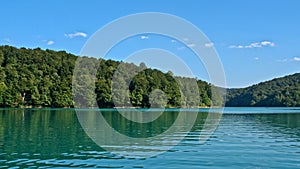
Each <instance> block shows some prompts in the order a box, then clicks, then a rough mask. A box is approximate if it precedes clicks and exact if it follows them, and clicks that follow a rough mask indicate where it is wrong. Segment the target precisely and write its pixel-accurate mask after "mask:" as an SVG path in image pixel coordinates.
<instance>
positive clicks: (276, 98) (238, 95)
mask: <svg viewBox="0 0 300 169" xmlns="http://www.w3.org/2000/svg"><path fill="white" fill-rule="evenodd" d="M226 106H235V107H238V106H240V107H242V106H244V107H245V106H256V107H299V106H300V73H295V74H293V75H289V76H285V77H280V78H275V79H273V80H270V81H266V82H262V83H259V84H256V85H253V86H250V87H247V88H240V89H227V98H226Z"/></svg>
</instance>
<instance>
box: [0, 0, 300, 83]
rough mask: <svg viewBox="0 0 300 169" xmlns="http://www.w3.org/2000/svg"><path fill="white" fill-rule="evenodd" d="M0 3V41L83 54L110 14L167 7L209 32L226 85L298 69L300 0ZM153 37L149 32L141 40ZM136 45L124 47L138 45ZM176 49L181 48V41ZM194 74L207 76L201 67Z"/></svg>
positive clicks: (114, 16) (299, 53) (162, 10)
mask: <svg viewBox="0 0 300 169" xmlns="http://www.w3.org/2000/svg"><path fill="white" fill-rule="evenodd" d="M1 4H2V5H1V10H0V21H1V22H0V30H1V31H0V45H12V46H16V47H27V48H35V47H41V48H43V49H46V48H49V49H53V50H66V51H68V52H70V53H74V54H79V53H80V50H81V48H82V46H83V45H84V44H85V42H86V41H87V40H88V39H89V37H91V36H92V34H93V33H95V32H96V31H97V30H98V29H100V28H101V27H102V26H104V25H105V24H107V23H109V22H111V21H112V20H115V19H117V18H119V17H122V16H125V15H129V14H134V13H140V12H163V13H169V14H173V15H177V16H179V17H182V18H184V19H186V20H188V21H190V22H191V23H193V24H194V25H196V26H197V27H198V28H199V29H201V30H202V31H203V32H204V33H205V34H206V35H207V36H208V38H209V39H210V40H211V41H212V42H213V46H214V47H215V48H216V50H217V52H218V54H219V56H220V59H221V61H222V63H223V66H224V69H225V73H226V79H227V86H228V87H245V86H249V85H251V84H255V83H258V82H261V81H265V80H270V79H272V78H274V77H278V76H284V75H287V74H292V73H295V72H300V10H299V7H300V1H297V0H294V1H292V0H278V1H275V0H265V1H262V0H251V1H240V0H239V1H233V0H232V1H219V0H193V1H191V0H190V1H189V0H187V1H179V0H178V1H177V0H151V1H150V0H149V1H123V0H119V1H114V0H110V1H105V2H104V1H96V0H95V1H76V0H72V1H71V0H69V1H67V0H66V1H58V0H52V1H37V0H32V1H21V0H19V1H17V0H12V1H6V2H2V3H1ZM153 39H155V37H154V38H152V37H151V36H150V35H149V37H147V38H145V39H140V40H144V41H151V40H153ZM163 40H164V39H163V38H161V41H163ZM136 43H137V41H136ZM142 43H144V42H142ZM139 44H140V42H139ZM134 46H135V45H134V44H133V45H132V46H130V45H127V46H126V49H131V51H134V49H135V47H134ZM146 46H147V45H146ZM116 49H117V48H116ZM120 49H122V48H121V47H120ZM123 49H124V48H123ZM174 49H175V50H176V49H177V50H178V51H179V52H180V50H182V48H180V46H177V47H176V48H174ZM128 51H130V50H128ZM128 51H126V50H125V49H124V51H115V52H111V54H110V55H109V56H108V57H110V58H114V59H118V58H117V57H119V56H116V55H126V54H129V53H128ZM173 52H174V51H173ZM175 53H176V52H175ZM114 54H115V55H114ZM183 54H184V53H183ZM193 66H194V67H197V66H199V65H193ZM196 75H197V76H198V78H200V79H201V78H203V79H205V80H207V79H206V76H205V75H202V74H201V73H199V74H196Z"/></svg>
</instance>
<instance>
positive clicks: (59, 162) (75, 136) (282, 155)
mask: <svg viewBox="0 0 300 169" xmlns="http://www.w3.org/2000/svg"><path fill="white" fill-rule="evenodd" d="M128 111H130V110H128ZM206 111H207V109H201V110H200V111H199V114H198V116H197V119H196V122H195V125H194V126H193V128H192V129H191V132H190V133H176V135H174V136H169V137H174V138H175V139H176V138H177V137H178V135H180V134H184V135H186V134H187V136H186V137H185V138H184V140H182V141H181V142H180V143H179V144H178V145H177V146H175V147H173V148H172V149H170V150H168V151H167V152H165V153H162V154H158V155H156V156H153V157H150V158H130V157H124V156H121V155H118V154H111V153H109V152H107V151H105V150H104V149H103V148H101V147H100V146H98V145H97V144H95V143H94V142H93V141H92V139H91V138H89V136H87V134H86V133H85V132H84V130H83V128H82V127H81V125H80V123H79V122H78V119H77V116H76V113H75V111H74V110H73V109H1V110H0V166H1V168H9V167H16V168H18V167H20V168H53V167H59V168H69V167H78V168H300V110H299V109H297V108H226V109H225V112H224V114H223V116H222V119H221V121H220V124H219V126H218V128H217V130H216V131H215V132H214V133H213V134H212V135H211V137H210V138H209V139H208V140H207V141H206V142H204V143H200V142H199V140H198V138H199V135H200V134H201V130H202V128H203V124H204V123H205V119H206V117H207V112H206ZM128 113H130V112H128ZM186 113H188V111H187V112H186ZM102 114H103V116H104V117H105V119H106V120H107V122H108V123H109V124H110V125H111V126H112V127H113V128H115V129H116V130H117V131H118V132H120V133H122V134H124V135H128V136H130V137H135V138H141V137H145V138H147V137H153V136H155V135H158V134H160V133H163V132H164V131H166V130H167V129H168V128H169V127H170V126H172V125H173V124H174V121H175V120H176V118H177V117H178V111H177V110H174V109H172V111H167V112H165V113H163V114H162V115H161V116H160V117H159V118H158V119H156V122H155V123H151V124H150V123H145V124H141V123H136V122H132V121H129V120H126V119H124V118H122V116H121V115H120V114H119V113H118V112H116V111H114V110H110V109H108V110H106V111H104V112H103V113H102ZM153 147H155V148H159V146H157V145H155V144H153Z"/></svg>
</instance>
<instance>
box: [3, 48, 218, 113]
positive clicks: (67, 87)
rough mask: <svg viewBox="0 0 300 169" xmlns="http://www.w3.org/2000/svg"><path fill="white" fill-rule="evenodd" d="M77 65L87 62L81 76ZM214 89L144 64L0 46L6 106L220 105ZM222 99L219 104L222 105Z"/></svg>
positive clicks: (202, 83) (62, 52) (63, 52)
mask: <svg viewBox="0 0 300 169" xmlns="http://www.w3.org/2000/svg"><path fill="white" fill-rule="evenodd" d="M76 60H77V61H79V62H82V63H83V64H81V66H82V67H80V71H76V70H75V62H76ZM95 67H98V69H97V71H95V70H94V68H95ZM73 74H74V75H75V76H74V75H73ZM89 75H95V76H94V77H95V79H93V78H90V76H89ZM75 77H76V79H75ZM72 80H73V83H72ZM85 86H94V87H93V88H86V87H85ZM211 89H212V85H210V84H208V83H207V82H204V81H201V80H196V79H193V78H185V77H174V76H173V73H172V72H170V71H169V72H167V73H163V72H161V71H159V70H156V69H150V68H147V67H146V65H145V64H144V63H141V64H140V65H139V66H137V65H134V64H132V63H123V62H118V61H113V60H103V59H95V58H88V57H78V56H75V55H72V54H69V53H66V52H65V51H53V50H41V49H40V48H36V49H25V48H20V49H18V48H15V47H11V46H0V106H1V107H73V106H74V99H75V100H80V101H81V102H80V103H81V105H79V106H80V107H94V106H97V105H95V103H97V104H98V106H99V107H102V108H104V107H116V106H118V107H127V106H135V107H165V106H167V107H194V106H211V105H216V104H214V101H212V99H211V98H212V96H213V95H214V93H216V92H214V90H211ZM72 91H76V92H75V93H76V95H75V96H73V92H72ZM218 99H219V100H218V101H216V102H217V103H219V102H220V101H222V100H221V99H222V98H218Z"/></svg>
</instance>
